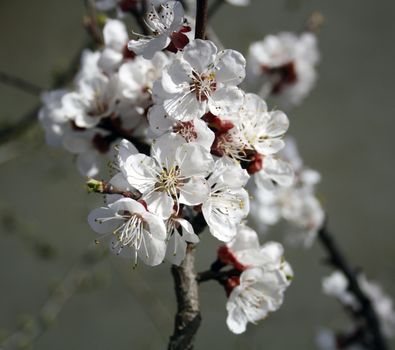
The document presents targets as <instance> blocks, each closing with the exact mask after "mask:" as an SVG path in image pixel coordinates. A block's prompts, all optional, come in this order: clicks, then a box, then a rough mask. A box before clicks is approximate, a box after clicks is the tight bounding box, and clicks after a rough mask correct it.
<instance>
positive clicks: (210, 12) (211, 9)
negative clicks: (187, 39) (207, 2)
mask: <svg viewBox="0 0 395 350" xmlns="http://www.w3.org/2000/svg"><path fill="white" fill-rule="evenodd" d="M224 2H225V1H224V0H215V1H214V2H213V4H212V5H211V6H210V7H209V9H208V14H207V16H208V19H210V18H211V17H213V16H214V15H215V14H216V13H217V11H218V10H219V9H220V8H221V6H222V5H223V4H224Z"/></svg>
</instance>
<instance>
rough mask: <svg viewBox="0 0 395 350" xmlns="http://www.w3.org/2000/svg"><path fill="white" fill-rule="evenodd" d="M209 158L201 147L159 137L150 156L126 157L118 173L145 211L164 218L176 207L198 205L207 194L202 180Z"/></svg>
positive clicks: (209, 168)
mask: <svg viewBox="0 0 395 350" xmlns="http://www.w3.org/2000/svg"><path fill="white" fill-rule="evenodd" d="M212 168H213V159H212V157H211V155H210V154H209V152H208V151H207V150H206V149H205V148H204V147H202V146H201V145H199V144H197V143H195V142H192V143H185V140H184V139H183V138H182V137H181V136H179V135H177V134H176V135H168V137H166V138H164V137H161V138H160V139H158V140H157V141H156V142H155V143H154V144H153V146H152V151H151V157H149V156H146V155H144V154H137V155H130V156H129V157H128V158H127V160H126V162H125V164H124V166H123V167H122V169H121V170H122V171H123V173H124V175H125V177H126V179H127V181H128V182H129V184H130V185H131V186H133V187H134V188H136V189H138V190H139V191H140V192H141V193H142V194H143V198H144V200H145V201H146V202H147V205H148V208H149V209H150V210H151V211H153V212H155V213H157V214H158V215H160V216H162V217H163V218H168V217H170V215H171V214H172V213H173V207H174V205H176V212H178V211H179V207H180V204H187V205H198V204H201V203H202V202H204V201H205V200H206V198H207V197H208V195H209V190H210V189H209V184H208V182H207V181H206V179H205V177H206V176H207V175H208V174H210V172H211V171H212Z"/></svg>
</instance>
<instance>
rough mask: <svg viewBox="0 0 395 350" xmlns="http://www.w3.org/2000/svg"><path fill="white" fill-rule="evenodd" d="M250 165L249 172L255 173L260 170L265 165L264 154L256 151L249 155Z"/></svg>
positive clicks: (248, 166)
mask: <svg viewBox="0 0 395 350" xmlns="http://www.w3.org/2000/svg"><path fill="white" fill-rule="evenodd" d="M248 160H249V162H248V165H247V167H246V169H247V172H248V173H249V174H255V173H257V172H258V171H260V170H261V169H262V167H263V156H262V154H260V153H258V152H256V151H255V153H253V154H251V155H250V156H249V157H248Z"/></svg>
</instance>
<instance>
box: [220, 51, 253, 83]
mask: <svg viewBox="0 0 395 350" xmlns="http://www.w3.org/2000/svg"><path fill="white" fill-rule="evenodd" d="M245 67H246V60H245V58H244V57H243V55H242V54H241V53H239V52H237V51H235V50H224V51H221V52H220V53H219V54H218V55H217V59H216V64H215V80H216V81H217V82H219V83H223V84H225V85H239V84H240V83H241V82H242V81H243V80H244V78H245Z"/></svg>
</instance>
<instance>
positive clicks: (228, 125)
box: [202, 112, 235, 134]
mask: <svg viewBox="0 0 395 350" xmlns="http://www.w3.org/2000/svg"><path fill="white" fill-rule="evenodd" d="M202 119H203V120H204V121H205V122H206V123H207V124H208V125H209V127H210V128H211V129H214V131H215V132H218V133H221V134H223V133H225V132H227V131H229V130H230V129H232V128H233V127H234V126H235V125H234V124H233V123H232V122H231V121H230V120H225V119H221V118H219V117H217V116H216V115H214V114H212V113H211V112H208V113H206V114H205V115H204V116H203V117H202Z"/></svg>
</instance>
